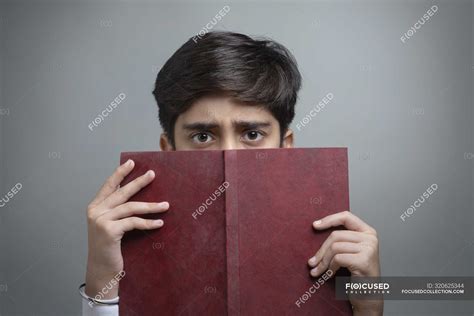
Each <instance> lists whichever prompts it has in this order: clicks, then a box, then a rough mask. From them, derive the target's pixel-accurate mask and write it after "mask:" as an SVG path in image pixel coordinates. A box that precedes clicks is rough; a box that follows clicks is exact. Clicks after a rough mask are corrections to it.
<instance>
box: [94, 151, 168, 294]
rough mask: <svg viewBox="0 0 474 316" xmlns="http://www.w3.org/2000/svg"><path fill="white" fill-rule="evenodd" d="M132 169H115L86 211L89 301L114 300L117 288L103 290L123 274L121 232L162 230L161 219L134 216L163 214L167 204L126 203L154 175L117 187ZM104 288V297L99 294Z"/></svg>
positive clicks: (129, 163) (126, 166) (129, 164)
mask: <svg viewBox="0 0 474 316" xmlns="http://www.w3.org/2000/svg"><path fill="white" fill-rule="evenodd" d="M134 166H135V164H134V162H133V161H132V160H128V161H127V162H125V163H124V164H123V165H121V166H119V167H118V168H117V169H116V170H115V172H114V173H113V174H112V175H111V176H110V178H109V179H107V181H106V182H105V183H104V185H103V186H102V188H101V189H100V190H99V192H98V193H97V196H96V197H95V198H94V200H93V201H92V202H91V203H90V204H89V206H88V208H87V227H88V247H89V248H88V249H89V251H88V258H87V272H86V288H85V293H86V294H87V295H88V296H90V297H96V295H98V296H97V298H99V299H111V298H114V297H117V295H118V284H117V285H115V286H113V287H112V289H107V288H106V285H108V287H109V288H110V286H111V285H112V283H111V280H112V279H113V278H114V277H115V276H116V275H117V274H118V273H121V272H122V270H123V258H122V251H121V247H120V243H121V240H122V237H123V235H124V233H125V232H127V231H130V230H133V229H142V230H143V229H155V228H159V227H162V226H163V220H161V219H158V220H152V219H143V218H140V217H137V216H135V215H139V214H149V213H159V212H165V211H167V210H168V208H169V204H168V202H161V203H145V202H127V201H128V199H130V198H131V197H132V196H133V195H134V194H135V193H137V192H138V191H140V190H141V189H142V188H143V187H145V186H147V185H148V184H149V183H150V182H151V181H153V179H154V177H155V173H154V172H153V171H152V170H149V171H148V172H147V173H145V174H144V175H142V176H139V177H137V178H136V179H134V180H133V181H131V182H130V183H128V184H127V185H125V186H123V187H120V183H121V182H122V180H123V179H124V178H125V176H126V175H128V174H129V173H130V171H132V169H133V167H134ZM104 288H105V289H106V291H107V293H105V294H104V293H102V294H99V293H100V292H101V291H102V289H104ZM102 292H105V291H102Z"/></svg>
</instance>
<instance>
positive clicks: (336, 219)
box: [313, 211, 376, 234]
mask: <svg viewBox="0 0 474 316" xmlns="http://www.w3.org/2000/svg"><path fill="white" fill-rule="evenodd" d="M340 225H342V226H345V227H346V228H347V229H350V230H354V231H358V232H369V233H374V234H375V233H376V232H375V229H373V228H372V227H370V226H369V225H368V224H366V223H365V222H364V221H363V220H361V219H360V218H358V217H357V216H355V215H354V214H352V213H351V212H349V211H344V212H339V213H336V214H331V215H328V216H326V217H324V218H322V219H320V220H318V221H315V222H313V227H314V228H315V229H318V230H320V229H326V228H329V227H335V226H340Z"/></svg>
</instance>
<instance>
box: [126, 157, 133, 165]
mask: <svg viewBox="0 0 474 316" xmlns="http://www.w3.org/2000/svg"><path fill="white" fill-rule="evenodd" d="M132 162H133V160H132V159H129V160H127V162H126V163H125V165H126V166H127V167H130V166H131V165H132Z"/></svg>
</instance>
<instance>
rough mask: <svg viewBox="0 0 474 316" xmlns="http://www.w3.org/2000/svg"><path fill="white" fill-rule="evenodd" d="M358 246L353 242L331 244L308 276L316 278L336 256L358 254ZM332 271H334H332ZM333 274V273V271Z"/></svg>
mask: <svg viewBox="0 0 474 316" xmlns="http://www.w3.org/2000/svg"><path fill="white" fill-rule="evenodd" d="M360 250H361V249H360V245H359V244H358V243H354V242H345V241H342V242H335V243H333V244H332V245H331V246H330V247H329V248H328V250H327V251H326V252H325V253H324V254H323V257H322V259H321V261H320V262H319V263H318V264H317V266H316V267H314V268H313V269H311V271H310V274H311V275H312V276H318V275H320V274H321V273H323V272H324V271H326V270H327V269H328V268H329V265H330V263H331V262H332V261H333V258H334V256H335V255H337V254H341V253H352V254H354V253H359V252H360ZM333 271H334V270H333ZM334 272H335V271H334Z"/></svg>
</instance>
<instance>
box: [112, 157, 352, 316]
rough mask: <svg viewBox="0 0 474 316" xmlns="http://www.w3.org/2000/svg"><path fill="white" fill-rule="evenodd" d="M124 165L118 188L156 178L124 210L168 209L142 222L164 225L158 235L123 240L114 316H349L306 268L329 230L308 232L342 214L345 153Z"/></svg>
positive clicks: (344, 304)
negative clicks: (133, 206)
mask: <svg viewBox="0 0 474 316" xmlns="http://www.w3.org/2000/svg"><path fill="white" fill-rule="evenodd" d="M127 159H133V160H134V161H135V168H134V170H133V171H132V172H131V174H129V175H128V176H127V177H126V178H125V179H124V181H123V182H122V185H125V184H126V183H128V182H130V181H131V180H133V179H135V178H136V177H137V176H139V175H141V174H143V173H144V172H146V171H147V170H149V169H152V170H154V171H155V173H156V177H155V179H154V181H153V182H152V183H151V184H149V185H148V186H147V187H145V188H144V189H143V190H142V191H140V192H139V193H137V194H136V195H135V196H133V198H132V199H131V201H143V202H159V201H168V202H169V203H170V209H169V210H168V212H166V213H163V214H155V215H148V216H144V217H149V218H162V219H163V220H164V222H165V225H164V226H163V227H162V228H161V229H158V230H154V231H132V232H129V233H127V234H126V235H125V236H124V238H123V241H122V253H123V257H124V270H125V276H124V278H123V279H122V280H121V281H120V289H119V295H120V305H119V310H120V314H121V315H156V314H163V315H191V314H193V315H201V314H202V315H204V314H206V315H274V314H285V315H287V314H289V315H291V314H301V315H314V314H322V315H352V308H351V305H350V303H349V302H348V301H344V300H336V298H335V288H334V287H335V282H334V278H331V279H329V280H324V281H323V282H321V279H320V277H318V278H312V277H311V276H310V275H309V268H308V266H307V260H308V259H309V258H310V257H311V256H312V255H314V253H315V252H316V251H317V250H318V249H319V247H320V246H321V244H322V243H323V242H324V240H325V239H326V238H327V237H328V235H329V233H330V232H331V231H332V230H333V229H329V230H325V231H315V230H314V229H313V228H312V222H313V221H314V220H316V219H319V218H322V217H324V216H326V215H329V214H331V213H336V212H340V211H344V210H349V189H348V164H347V149H346V148H292V149H282V148H278V149H255V150H225V151H219V150H216V151H173V152H124V153H122V154H121V162H125V161H126V160H127ZM334 229H341V227H339V228H334ZM336 275H346V276H347V275H349V273H348V271H347V270H346V269H341V270H340V271H339V272H338V273H337V274H336ZM318 279H319V282H318ZM321 283H323V284H321ZM313 284H315V286H313ZM316 285H317V289H315V288H316ZM312 287H313V289H311V291H310V288H312Z"/></svg>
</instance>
